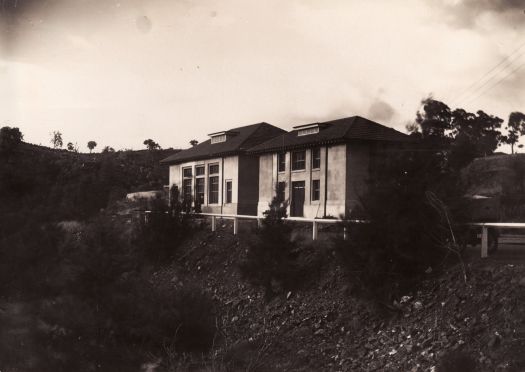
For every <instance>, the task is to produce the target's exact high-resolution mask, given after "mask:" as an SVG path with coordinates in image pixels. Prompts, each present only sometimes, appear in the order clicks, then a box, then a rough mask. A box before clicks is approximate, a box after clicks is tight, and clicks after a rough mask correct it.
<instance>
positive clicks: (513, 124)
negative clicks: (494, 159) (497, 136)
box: [502, 112, 525, 154]
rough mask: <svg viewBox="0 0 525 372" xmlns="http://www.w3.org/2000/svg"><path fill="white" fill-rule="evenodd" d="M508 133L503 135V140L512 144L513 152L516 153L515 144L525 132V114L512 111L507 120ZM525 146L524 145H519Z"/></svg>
mask: <svg viewBox="0 0 525 372" xmlns="http://www.w3.org/2000/svg"><path fill="white" fill-rule="evenodd" d="M505 129H506V130H507V135H506V136H504V137H503V139H502V142H503V143H506V144H507V145H510V150H511V153H513V154H514V146H515V145H516V144H517V143H518V142H519V140H520V136H522V135H524V134H525V114H523V113H521V112H512V113H511V114H510V115H509V120H508V121H507V126H506V127H505ZM518 147H520V148H521V147H523V145H518Z"/></svg>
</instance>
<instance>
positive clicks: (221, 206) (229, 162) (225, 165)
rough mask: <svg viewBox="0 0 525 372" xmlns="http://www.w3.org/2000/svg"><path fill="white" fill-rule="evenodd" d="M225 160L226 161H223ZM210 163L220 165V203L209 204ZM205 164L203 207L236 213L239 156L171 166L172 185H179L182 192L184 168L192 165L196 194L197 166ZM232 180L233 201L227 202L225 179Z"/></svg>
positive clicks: (193, 191)
mask: <svg viewBox="0 0 525 372" xmlns="http://www.w3.org/2000/svg"><path fill="white" fill-rule="evenodd" d="M223 160H224V162H223ZM210 164H218V165H219V174H218V176H219V203H217V204H209V203H208V192H209V185H208V183H209V180H208V176H209V174H208V166H209V165H210ZM199 165H204V167H205V179H206V181H205V188H204V204H203V205H202V206H201V209H202V211H203V212H205V213H223V214H236V213H237V203H238V194H239V193H238V190H239V189H238V184H239V182H238V179H239V158H238V156H227V157H224V158H214V159H206V160H198V161H191V162H186V163H182V164H176V165H171V166H170V187H171V186H172V185H177V186H178V187H179V190H180V191H181V193H182V179H183V178H182V169H183V168H186V167H192V169H193V184H192V193H193V195H195V166H199ZM226 180H231V181H232V203H230V204H226V203H225V197H226V195H225V188H224V185H225V181H226Z"/></svg>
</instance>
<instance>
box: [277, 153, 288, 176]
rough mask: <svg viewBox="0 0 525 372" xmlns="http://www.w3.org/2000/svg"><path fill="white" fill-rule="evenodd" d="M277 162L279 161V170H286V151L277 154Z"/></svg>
mask: <svg viewBox="0 0 525 372" xmlns="http://www.w3.org/2000/svg"><path fill="white" fill-rule="evenodd" d="M277 162H278V163H279V172H284V171H285V170H286V153H284V152H282V153H280V154H277Z"/></svg>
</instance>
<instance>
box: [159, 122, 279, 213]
mask: <svg viewBox="0 0 525 372" xmlns="http://www.w3.org/2000/svg"><path fill="white" fill-rule="evenodd" d="M282 133H286V132H285V131H284V130H282V129H280V128H277V127H274V126H273V125H270V124H268V123H258V124H253V125H248V126H244V127H239V128H234V129H230V130H227V131H223V132H217V133H212V134H210V135H209V136H210V138H209V139H208V140H207V141H205V142H202V143H200V144H198V145H196V146H194V147H191V148H189V149H186V150H183V151H181V152H178V153H177V154H174V155H172V156H170V157H168V158H166V159H164V160H162V161H161V163H162V164H167V165H169V184H170V187H171V186H173V185H176V186H178V187H179V190H180V192H181V195H182V197H183V198H186V199H191V200H193V201H197V202H198V203H199V204H200V205H201V210H202V212H204V213H221V214H241V215H256V214H257V205H258V197H259V159H258V157H257V156H253V155H248V154H247V150H248V149H249V148H251V147H253V146H256V145H258V144H261V143H263V142H265V141H267V140H269V139H271V138H273V137H275V136H278V135H280V134H282Z"/></svg>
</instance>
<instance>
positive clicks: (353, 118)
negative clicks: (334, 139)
mask: <svg viewBox="0 0 525 372" xmlns="http://www.w3.org/2000/svg"><path fill="white" fill-rule="evenodd" d="M358 117H359V116H350V117H348V118H347V119H350V124H349V125H348V128H346V130H345V133H344V134H343V137H346V136H347V134H348V132H350V129H352V128H353V127H354V124H355V121H356V118H358Z"/></svg>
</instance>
